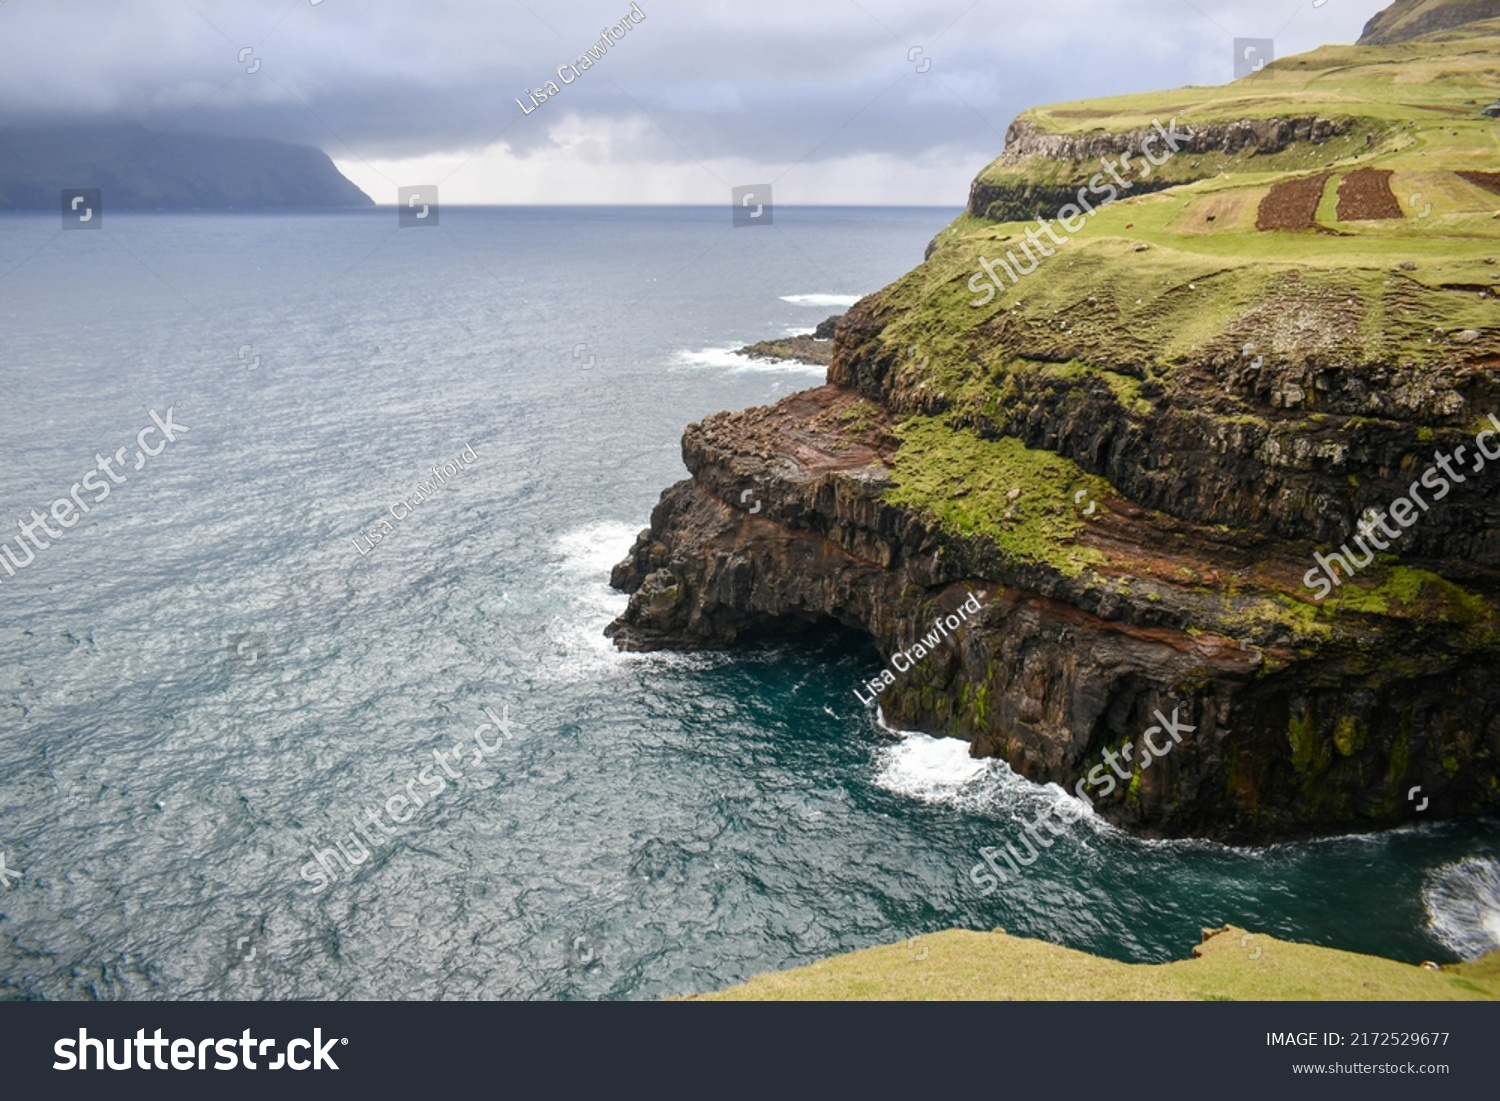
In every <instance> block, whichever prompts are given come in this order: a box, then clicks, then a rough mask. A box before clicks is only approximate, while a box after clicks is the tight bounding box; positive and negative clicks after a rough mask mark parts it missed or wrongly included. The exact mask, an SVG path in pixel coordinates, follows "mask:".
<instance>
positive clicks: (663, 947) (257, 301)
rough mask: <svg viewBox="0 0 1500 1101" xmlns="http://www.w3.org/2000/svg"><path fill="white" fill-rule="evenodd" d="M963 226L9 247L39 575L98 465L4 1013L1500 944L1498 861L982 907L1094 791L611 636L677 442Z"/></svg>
mask: <svg viewBox="0 0 1500 1101" xmlns="http://www.w3.org/2000/svg"><path fill="white" fill-rule="evenodd" d="M954 213H956V212H955V211H951V210H935V209H915V210H910V209H902V210H857V209H800V210H799V209H786V208H783V209H780V210H777V211H776V222H775V224H774V226H771V227H756V228H754V229H743V230H737V229H732V228H731V227H730V224H729V216H728V212H726V211H721V210H709V209H699V208H683V209H672V208H653V209H576V208H574V209H507V210H484V209H473V210H464V209H445V210H443V211H442V213H441V224H440V225H439V226H437V227H435V228H430V229H408V230H400V229H398V228H397V226H396V218H395V213H394V212H393V211H376V212H360V213H350V214H303V215H265V214H239V215H209V214H193V215H167V214H157V215H115V214H109V215H108V216H107V218H106V220H105V225H104V229H103V230H102V231H99V232H61V231H60V229H59V227H58V225H57V220H56V218H55V217H40V216H12V217H6V218H0V381H3V393H4V395H5V396H4V401H3V405H0V516H3V517H4V521H3V523H0V538H3V539H7V540H9V542H8V545H9V546H10V547H11V549H12V551H13V552H14V553H15V554H16V555H17V557H18V558H19V559H20V560H21V561H22V562H25V561H26V559H25V557H24V556H23V555H22V552H21V550H20V549H18V547H17V544H16V543H15V541H14V540H15V537H16V522H18V521H24V522H29V520H28V517H29V515H30V510H32V509H38V510H45V509H48V508H50V506H51V502H53V501H54V500H56V499H57V498H59V497H66V496H68V495H69V494H70V493H71V492H72V491H73V487H74V486H75V484H78V485H83V484H84V483H82V482H81V481H80V479H82V478H83V476H84V475H85V474H86V472H88V471H90V470H95V471H96V474H95V480H94V482H93V483H92V484H91V485H89V486H87V487H85V488H83V489H81V490H80V491H79V493H78V494H77V496H78V498H79V499H80V500H81V502H82V503H86V504H89V506H90V507H89V511H88V512H87V514H86V515H84V514H82V513H81V511H80V510H77V509H75V511H74V513H73V514H72V515H71V516H69V513H68V512H67V511H66V510H64V511H63V516H64V517H69V519H71V520H72V522H73V526H71V527H69V528H67V529H66V530H64V531H62V532H61V533H60V535H59V537H58V538H55V539H51V540H46V541H48V542H49V546H48V547H46V548H45V549H41V550H37V551H36V553H35V557H34V559H33V560H31V561H30V562H29V563H27V564H26V565H25V566H24V568H20V569H17V570H16V571H15V574H14V576H9V575H8V574H7V573H5V572H3V571H0V657H3V661H0V734H3V737H0V853H3V859H4V861H5V865H6V874H3V875H0V879H3V880H4V886H0V996H3V997H7V998H46V999H69V998H104V999H123V998H136V999H166V998H206V999H230V998H236V999H238V998H273V999H286V998H301V999H321V998H400V999H435V998H445V999H469V998H617V999H618V998H654V997H660V996H663V995H670V994H681V993H686V992H691V991H704V990H710V989H715V988H719V987H723V986H726V985H729V984H732V983H735V982H739V981H742V980H744V979H747V978H749V977H750V976H752V975H755V974H758V973H761V972H764V971H768V970H774V969H780V968H786V967H791V966H795V965H799V964H804V963H808V962H811V961H813V960H816V959H819V958H822V957H825V956H828V955H831V954H834V953H838V952H843V951H848V950H851V949H856V948H862V947H867V946H871V945H875V944H883V943H891V942H896V941H901V940H905V939H907V938H911V937H914V936H918V935H920V934H922V933H924V932H929V931H935V930H938V929H943V928H947V927H952V926H961V927H970V928H979V929H988V928H993V927H996V926H999V927H1003V928H1005V929H1007V930H1008V931H1010V932H1012V933H1019V934H1025V935H1029V936H1036V937H1042V938H1045V939H1047V940H1050V941H1054V942H1056V943H1059V944H1065V945H1069V946H1071V947H1075V948H1080V949H1085V950H1089V951H1093V952H1098V953H1103V954H1105V955H1108V956H1111V957H1114V958H1118V959H1126V960H1136V961H1161V960H1168V959H1176V958H1183V957H1184V956H1186V954H1187V953H1188V951H1189V949H1190V947H1191V946H1192V945H1193V944H1195V943H1196V942H1197V940H1198V936H1199V930H1200V929H1201V928H1203V927H1205V926H1215V925H1222V924H1224V923H1226V922H1232V923H1234V924H1237V925H1242V926H1247V927H1250V928H1253V929H1257V930H1263V931H1265V932H1268V933H1272V934H1274V935H1277V936H1281V937H1287V938H1292V939H1297V940H1305V941H1311V942H1315V943H1319V944H1327V945H1333V946H1337V947H1341V948H1347V949H1352V950H1356V951H1364V952H1375V953H1380V954H1384V955H1389V956H1393V957H1396V958H1399V959H1405V960H1412V961H1416V960H1420V959H1424V958H1438V959H1453V958H1456V957H1458V956H1460V955H1473V954H1475V953H1477V952H1480V951H1483V950H1485V949H1486V948H1489V947H1495V946H1497V945H1500V863H1497V852H1500V825H1497V823H1495V822H1493V821H1478V822H1464V823H1448V824H1437V825H1428V826H1423V827H1420V828H1414V829H1408V830H1402V831H1397V832H1393V833H1388V834H1383V835H1379V836H1374V837H1358V838H1344V839H1335V840H1328V841H1321V842H1316V843H1309V844H1299V845H1283V846H1277V847H1275V848H1272V849H1266V850H1239V849H1226V848H1224V847H1221V846H1215V845H1210V844H1205V843H1200V842H1192V841H1180V842H1155V843H1148V842H1141V841H1137V840H1133V839H1131V838H1129V837H1126V836H1124V835H1122V834H1120V833H1119V832H1118V831H1114V830H1112V829H1109V828H1107V827H1104V826H1102V825H1100V824H1099V823H1097V821H1096V820H1092V819H1085V820H1084V821H1082V822H1080V823H1078V824H1077V825H1076V826H1074V827H1072V828H1071V829H1070V830H1069V832H1068V833H1067V834H1066V835H1065V836H1063V837H1060V838H1057V839H1055V840H1054V842H1053V845H1052V847H1050V848H1047V849H1044V850H1043V851H1042V852H1041V854H1040V856H1039V857H1038V859H1037V861H1036V863H1035V864H1033V865H1031V866H1030V867H1028V868H1027V869H1026V870H1025V874H1024V875H1023V876H1020V877H1018V878H1016V879H1013V881H1012V882H1011V883H1008V884H1006V885H1004V886H1003V887H1002V888H1001V889H999V890H997V891H995V892H993V893H992V894H991V895H989V896H988V897H982V896H980V894H979V893H978V890H977V889H976V888H975V887H974V885H973V884H972V883H970V882H969V880H968V870H969V868H970V867H971V866H972V865H973V864H974V863H975V862H976V861H977V860H979V855H978V851H979V849H980V848H981V847H982V846H986V845H1002V844H1004V843H1005V842H1006V841H1007V840H1017V841H1018V840H1019V837H1020V828H1019V825H1018V823H1019V821H1020V819H1021V818H1022V816H1023V815H1024V816H1027V817H1030V816H1031V815H1034V814H1035V813H1036V811H1037V810H1039V809H1041V808H1043V807H1045V806H1047V805H1048V804H1049V803H1053V802H1055V801H1056V800H1057V799H1059V798H1062V797H1063V796H1062V795H1061V793H1060V792H1059V790H1058V789H1056V788H1050V789H1049V788H1042V787H1038V786H1037V785H1034V784H1030V783H1028V782H1027V781H1025V780H1022V779H1020V778H1019V777H1017V776H1015V775H1014V774H1013V773H1011V772H1010V771H1009V770H1008V769H1007V768H1006V767H1005V766H1004V765H1002V764H999V763H995V762H975V761H971V760H970V759H969V758H968V757H967V754H966V751H965V747H964V746H963V745H962V744H961V743H959V742H956V741H952V740H938V739H933V738H929V737H927V736H925V735H923V734H920V733H915V732H912V733H901V732H896V731H891V730H888V729H886V728H884V727H883V726H882V724H881V722H880V720H879V716H878V715H877V714H875V713H874V712H873V711H871V710H870V709H867V708H865V707H862V706H861V705H860V704H859V702H858V700H857V699H856V698H855V696H854V693H853V689H854V688H855V687H858V686H859V685H860V684H861V683H862V681H863V680H864V678H866V677H867V676H870V675H873V674H874V673H875V672H876V671H878V669H879V668H880V664H881V663H880V659H879V656H878V655H877V653H876V652H875V651H874V649H873V648H872V647H871V646H870V644H869V643H868V642H867V641H866V640H863V639H861V638H860V637H858V636H856V635H851V634H849V633H847V632H843V631H837V630H832V629H831V630H830V631H828V632H827V633H826V634H824V635H821V636H816V637H813V638H811V639H805V640H802V641H799V642H795V643H793V642H788V643H787V644H785V645H764V646H759V647H756V648H753V649H748V650H743V651H737V652H733V653H721V654H695V655H622V654H619V653H616V652H615V651H614V650H613V648H612V646H611V645H610V644H609V643H608V641H607V640H605V639H604V638H603V636H602V634H601V632H602V630H603V628H604V626H605V625H606V624H607V623H608V622H609V620H610V619H611V618H613V616H614V615H616V614H618V612H619V611H620V610H621V609H622V608H623V606H624V602H625V598H624V597H623V596H622V595H620V594H618V593H615V592H613V591H612V590H610V589H609V588H608V585H607V581H608V575H609V569H610V567H611V566H612V565H613V564H614V563H615V562H616V561H618V560H619V559H620V558H622V557H623V556H624V555H625V553H626V551H627V549H628V548H629V546H630V543H631V541H632V539H633V537H634V535H635V533H636V532H637V531H638V530H640V529H641V528H642V527H644V526H645V524H646V522H647V519H648V517H649V514H650V510H651V507H652V505H653V504H654V503H655V501H656V499H657V496H658V495H659V493H660V492H661V490H663V489H664V488H666V487H667V486H668V485H670V484H671V483H672V482H674V481H676V480H678V479H679V478H681V477H683V476H684V473H685V472H684V470H683V467H682V463H681V459H680V456H679V449H678V441H679V438H680V436H681V432H682V429H683V427H684V426H685V425H686V424H688V423H689V422H691V421H693V420H696V419H698V418H701V417H702V416H704V415H706V414H709V413H712V412H715V411H717V410H720V409H737V408H742V407H744V406H748V405H756V404H765V403H768V402H771V401H774V400H776V399H777V398H779V397H781V396H783V395H785V394H787V393H790V392H792V391H794V390H797V389H801V388H804V387H807V386H812V385H817V384H818V383H819V382H820V381H821V379H822V370H821V369H817V368H809V367H805V366H800V365H786V364H781V365H775V364H765V363H754V362H747V361H744V360H742V359H741V358H739V357H735V356H732V355H730V354H729V351H730V349H732V348H734V347H736V346H739V345H741V344H744V343H747V342H751V341H754V340H760V339H765V338H768V337H773V336H778V335H783V334H786V333H790V332H795V331H805V330H807V329H810V328H811V327H812V326H813V325H814V324H816V323H817V322H818V321H821V320H822V319H823V318H824V317H826V316H828V314H830V313H833V312H838V310H840V309H841V308H842V307H843V306H844V305H847V304H848V303H850V302H852V301H853V300H854V298H855V297H857V296H859V295H861V294H864V293H867V292H869V291H871V290H874V289H877V288H878V287H880V286H882V285H884V284H885V283H887V282H889V281H891V280H892V279H894V278H896V277H898V276H899V275H901V274H902V273H903V272H905V271H906V270H908V269H909V268H911V267H912V266H914V265H915V264H916V263H918V262H920V260H921V256H922V250H923V247H924V246H925V244H926V243H927V241H928V240H929V239H930V238H931V237H932V236H933V235H934V234H936V233H937V232H938V230H940V229H941V228H942V227H943V226H944V225H945V224H946V223H947V221H948V220H949V219H950V218H951V217H952V216H953V214H954ZM169 409H170V410H171V413H170V417H168V410H169ZM153 412H154V413H155V414H156V416H157V417H159V418H160V419H161V420H162V421H163V422H167V421H170V423H171V424H173V425H175V426H177V427H174V428H173V429H172V434H173V435H174V436H175V437H176V438H175V440H173V441H171V442H166V441H165V440H164V437H163V436H162V435H161V434H160V431H159V430H158V434H157V435H155V436H145V437H140V436H139V434H140V433H142V431H143V430H145V429H147V428H148V427H151V426H153V425H154V424H155V420H154V419H153ZM151 448H157V449H159V450H158V453H157V454H154V455H151V454H148V453H147V452H148V451H149V449H151ZM466 448H468V449H470V450H467V451H466V450H465V449H466ZM116 455H118V456H119V458H118V459H115V456H116ZM460 455H464V456H465V457H466V459H467V457H468V456H472V457H473V458H472V461H465V460H460V459H459V456H460ZM106 458H107V459H110V460H111V461H110V462H109V463H107V464H106V466H107V468H108V469H109V470H111V471H114V472H115V479H118V480H115V479H106V477H105V475H104V474H103V473H102V472H99V471H98V470H97V467H98V465H99V460H100V459H106ZM443 464H452V465H451V466H450V467H449V468H448V471H451V474H450V473H448V472H447V471H444V472H443V473H442V476H441V478H440V479H439V478H437V477H435V476H434V473H433V468H434V467H438V468H439V469H440V470H442V468H443ZM106 481H107V484H108V485H109V488H110V490H111V492H110V493H109V494H108V496H102V495H100V494H99V492H98V490H99V488H101V487H103V486H104V485H105V484H106ZM439 481H441V484H440V485H438V484H434V485H433V486H432V487H431V489H430V490H419V487H420V486H421V485H422V483H424V482H433V483H437V482H439ZM424 498H425V499H424ZM403 501H414V502H415V503H411V504H406V505H402V504H401V502H403ZM391 505H396V506H397V508H396V511H397V512H398V513H402V518H401V519H400V520H391V521H390V524H389V528H388V529H387V530H384V531H382V529H381V524H380V520H381V517H382V516H383V515H385V516H387V518H389V517H390V513H389V512H388V511H387V509H388V506H391ZM44 519H45V517H44ZM61 522H62V520H61V519H60V518H59V519H58V520H57V521H56V522H55V523H54V522H53V521H49V524H51V525H52V526H59V525H60V524H61ZM32 530H33V531H34V532H35V531H37V530H38V529H36V528H33V529H32ZM376 535H379V536H380V539H379V542H378V543H376V542H375V536H376ZM43 538H44V539H45V536H43ZM491 714H493V716H494V719H495V720H497V721H492V720H491V718H490V715H491ZM487 722H488V723H490V726H489V727H487V728H486V727H483V726H481V724H484V723H487ZM476 728H478V730H479V732H480V733H481V735H482V737H483V739H484V741H483V742H482V743H481V744H483V745H484V746H485V747H486V755H485V756H483V757H482V758H480V757H478V756H476V753H475V750H474V748H473V747H474V742H473V738H472V735H473V733H475V732H476ZM456 745H461V746H465V747H467V748H466V749H465V750H464V751H463V752H462V755H461V756H459V757H458V758H456V759H455V758H454V757H453V756H452V755H451V751H452V750H453V748H454V747H455V746H456ZM439 752H441V753H443V754H444V757H443V758H442V760H443V761H446V762H447V765H446V767H445V766H443V765H440V764H439V763H438V761H437V758H435V756H434V754H435V753H439ZM422 776H425V779H418V777H422ZM439 780H441V781H442V783H441V788H440V790H434V789H435V788H437V786H438V781H439ZM414 784H415V786H413V785H414ZM403 794H406V795H407V799H406V802H405V803H400V802H398V803H397V804H396V809H395V810H393V811H390V812H389V813H391V814H396V815H399V814H401V813H405V814H406V815H407V816H408V818H407V821H405V822H404V823H403V824H401V825H399V826H388V827H387V829H390V830H393V831H394V832H393V833H386V832H382V831H381V830H379V829H377V827H376V826H375V825H373V824H368V823H369V819H368V818H367V815H370V814H375V813H378V812H379V808H381V807H385V806H387V805H388V801H389V800H391V799H392V798H393V797H399V796H403ZM424 795H425V798H424ZM418 798H420V799H422V803H421V805H420V806H416V805H415V800H416V799H418ZM362 820H363V821H366V822H367V825H366V826H365V829H366V832H368V833H370V834H372V835H373V839H371V840H369V841H368V842H365V841H361V840H360V835H359V834H358V833H356V832H354V827H355V826H356V824H358V823H359V822H360V821H362ZM383 821H389V820H388V819H383ZM376 839H378V842H379V843H378V844H377V843H376ZM340 840H342V843H343V845H344V847H345V851H346V852H347V853H348V854H349V857H350V859H356V858H358V859H360V861H361V862H359V863H358V864H355V865H353V866H351V865H350V863H349V862H347V861H345V860H344V859H343V857H342V856H332V855H328V854H330V853H331V852H333V851H336V850H335V845H336V843H338V842H339V841H340ZM1018 847H1019V846H1018ZM315 851H321V852H323V853H324V854H325V863H326V865H327V867H328V868H329V869H332V871H333V872H334V873H335V874H336V875H337V879H336V881H330V879H329V877H328V875H327V874H326V873H325V874H322V875H321V876H319V875H317V874H314V875H307V874H304V871H305V869H307V868H308V867H309V866H311V867H312V868H316V869H318V871H319V872H322V871H323V868H322V866H320V865H318V864H317V863H316V862H315V861H314V856H313V854H314V852H315ZM361 854H363V856H361Z"/></svg>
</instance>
